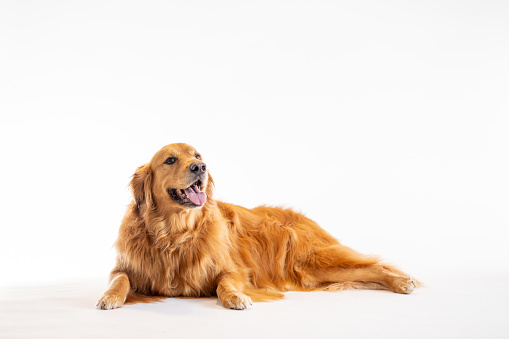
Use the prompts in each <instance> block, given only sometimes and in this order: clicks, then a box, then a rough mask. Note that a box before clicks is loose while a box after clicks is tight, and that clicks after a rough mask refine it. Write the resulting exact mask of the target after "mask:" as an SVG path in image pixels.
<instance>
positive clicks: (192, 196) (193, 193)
mask: <svg viewBox="0 0 509 339" xmlns="http://www.w3.org/2000/svg"><path fill="white" fill-rule="evenodd" d="M184 192H186V195H187V197H188V198H189V200H191V201H192V203H193V204H195V205H198V206H202V205H203V204H205V202H206V201H207V194H205V192H200V190H199V189H198V188H197V187H196V186H192V187H188V188H186V189H185V190H184Z"/></svg>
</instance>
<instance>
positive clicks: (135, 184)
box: [131, 164, 152, 212]
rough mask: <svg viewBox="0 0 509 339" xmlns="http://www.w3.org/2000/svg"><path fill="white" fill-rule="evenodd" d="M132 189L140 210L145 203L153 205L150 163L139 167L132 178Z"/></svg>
mask: <svg viewBox="0 0 509 339" xmlns="http://www.w3.org/2000/svg"><path fill="white" fill-rule="evenodd" d="M131 190H132V192H133V197H134V201H136V206H137V207H138V211H140V212H141V211H142V209H143V207H144V206H145V205H152V172H151V170H150V166H149V165H148V164H146V165H143V166H140V167H138V169H137V170H136V172H134V175H133V178H132V179H131Z"/></svg>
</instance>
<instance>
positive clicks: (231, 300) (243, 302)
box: [221, 292, 253, 310]
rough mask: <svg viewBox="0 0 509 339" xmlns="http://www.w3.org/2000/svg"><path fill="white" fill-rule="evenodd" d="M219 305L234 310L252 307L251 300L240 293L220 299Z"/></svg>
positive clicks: (233, 293)
mask: <svg viewBox="0 0 509 339" xmlns="http://www.w3.org/2000/svg"><path fill="white" fill-rule="evenodd" d="M221 303H222V304H223V306H224V307H226V308H231V309H234V310H245V309H247V308H249V307H251V306H253V302H252V301H251V298H249V297H248V296H247V295H245V294H243V293H240V292H232V293H230V294H227V295H225V296H223V297H222V298H221Z"/></svg>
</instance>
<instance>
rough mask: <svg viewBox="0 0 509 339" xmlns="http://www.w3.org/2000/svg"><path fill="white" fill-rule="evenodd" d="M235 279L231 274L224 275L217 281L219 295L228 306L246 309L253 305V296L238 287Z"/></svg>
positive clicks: (222, 302)
mask: <svg viewBox="0 0 509 339" xmlns="http://www.w3.org/2000/svg"><path fill="white" fill-rule="evenodd" d="M236 285H237V284H236V282H235V279H234V278H233V277H232V276H231V275H229V274H225V275H222V276H221V277H220V278H219V280H218V283H217V297H218V298H219V300H221V304H223V306H224V307H226V308H231V309H234V310H245V309H247V308H248V307H250V306H252V305H253V302H252V301H251V298H249V297H248V296H247V295H245V294H244V293H242V292H240V291H239V290H238V289H237V288H236Z"/></svg>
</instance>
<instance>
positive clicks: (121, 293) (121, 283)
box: [96, 271, 130, 310]
mask: <svg viewBox="0 0 509 339" xmlns="http://www.w3.org/2000/svg"><path fill="white" fill-rule="evenodd" d="M129 290H130V285H129V278H128V276H127V273H125V272H118V271H113V272H111V275H110V285H109V287H108V289H107V290H106V292H104V295H103V296H102V297H101V299H99V300H98V301H97V305H96V306H97V308H99V309H101V310H111V309H113V308H118V307H122V305H124V302H125V300H126V298H127V295H128V294H129Z"/></svg>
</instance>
